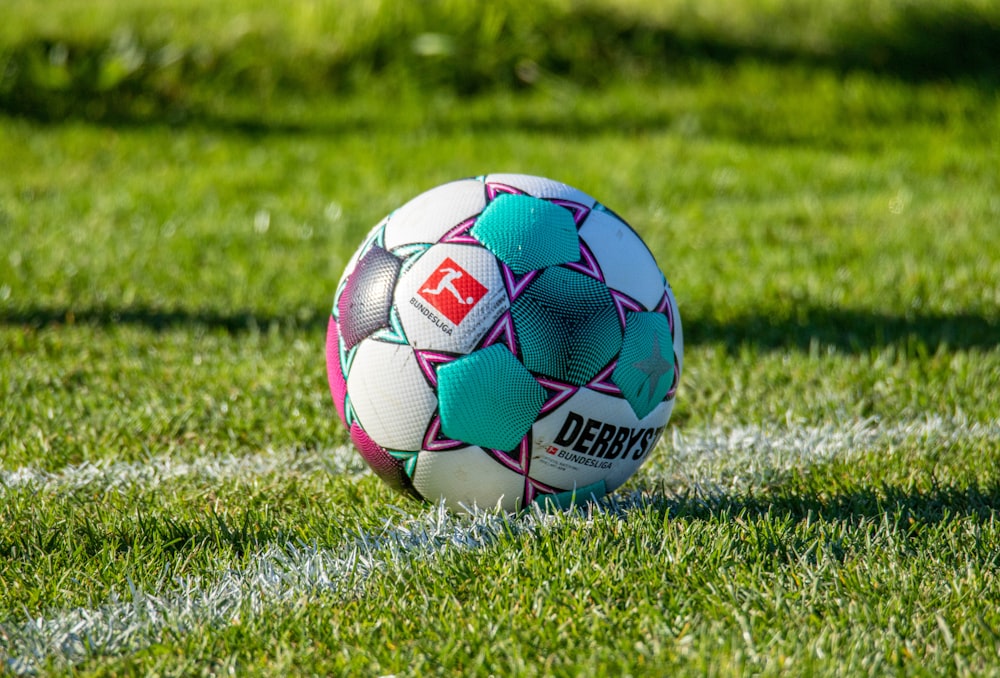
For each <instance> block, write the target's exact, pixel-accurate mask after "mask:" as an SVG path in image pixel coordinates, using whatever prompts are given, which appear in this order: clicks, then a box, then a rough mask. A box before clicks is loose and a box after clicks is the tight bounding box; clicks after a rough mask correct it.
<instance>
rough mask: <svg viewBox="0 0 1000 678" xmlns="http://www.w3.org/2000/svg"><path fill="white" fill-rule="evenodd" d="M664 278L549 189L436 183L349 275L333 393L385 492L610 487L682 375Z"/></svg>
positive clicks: (339, 315)
mask: <svg viewBox="0 0 1000 678" xmlns="http://www.w3.org/2000/svg"><path fill="white" fill-rule="evenodd" d="M683 347H684V342H683V334H682V331H681V323H680V315H679V313H678V311H677V305H676V302H675V300H674V296H673V292H672V291H671V289H670V286H669V284H668V283H667V281H666V278H665V277H664V276H663V274H662V272H661V271H660V268H659V266H658V265H657V263H656V260H655V259H654V257H653V255H652V253H651V252H650V251H649V249H648V248H647V247H646V245H645V243H643V241H642V239H641V238H640V237H639V236H638V234H636V232H635V231H634V230H632V228H631V227H630V226H629V225H628V224H627V223H625V221H623V220H622V219H621V218H620V217H619V216H617V215H616V214H615V213H613V212H612V211H611V210H609V209H607V208H605V207H604V206H603V205H601V204H600V203H598V202H597V201H596V200H594V199H593V198H591V197H590V196H588V195H587V194H585V193H583V192H581V191H579V190H577V189H574V188H571V187H569V186H566V185H565V184H561V183H559V182H557V181H553V180H551V179H545V178H542V177H533V176H528V175H519V174H491V175H486V176H481V177H476V178H471V179H462V180H459V181H455V182H451V183H448V184H444V185H442V186H438V187H437V188H433V189H431V190H429V191H427V192H425V193H423V194H421V195H419V196H417V197H415V198H414V199H413V200H411V201H409V202H408V203H406V204H405V205H403V206H402V207H400V208H399V209H397V210H396V211H394V212H393V213H392V214H390V215H389V216H388V217H386V218H385V219H384V220H383V221H382V222H380V223H379V224H378V225H377V226H376V227H375V228H373V229H372V231H371V232H370V233H369V235H368V237H367V238H366V239H365V241H364V242H363V243H362V244H361V246H360V247H359V248H358V250H357V252H355V254H354V256H353V257H351V260H350V261H349V262H348V264H347V267H346V269H345V270H344V273H343V275H342V276H341V279H340V283H339V284H338V286H337V290H336V294H335V298H334V303H333V310H332V313H331V316H330V320H329V323H328V328H327V340H326V360H327V376H328V379H329V383H330V393H331V395H332V396H333V401H334V404H335V407H336V411H337V414H338V416H339V417H340V419H341V421H342V422H343V423H344V425H345V426H346V427H347V429H348V431H349V432H350V436H351V440H352V442H353V443H354V445H355V447H357V449H358V451H359V452H360V454H361V455H362V456H363V457H364V459H365V461H366V462H367V463H368V465H369V466H370V467H371V468H372V470H373V471H374V472H375V473H376V474H377V475H379V476H380V477H381V478H382V479H383V480H385V481H386V483H388V484H389V485H390V486H391V487H393V488H395V489H397V490H399V491H401V492H403V493H406V494H409V495H411V496H414V497H416V498H418V499H424V500H428V501H438V500H440V499H444V501H445V503H446V504H447V506H448V507H449V508H451V509H454V510H463V509H471V508H472V507H473V506H479V507H483V508H488V507H493V506H496V505H499V506H501V507H502V508H503V509H505V510H510V511H513V510H518V509H521V508H524V507H526V506H527V505H528V504H530V503H532V502H537V501H545V500H550V501H552V502H554V503H556V504H558V505H565V504H567V503H569V502H571V501H574V500H585V499H589V498H591V497H600V496H601V495H603V494H605V493H607V492H610V491H612V490H614V489H615V488H617V487H619V486H620V485H621V484H622V483H624V482H625V481H626V480H628V478H629V477H630V476H631V475H632V474H633V473H635V471H636V470H637V469H638V468H639V466H640V465H641V464H642V463H643V462H644V461H645V459H646V458H647V457H648V455H649V453H650V451H651V450H652V449H653V447H654V446H655V444H656V442H657V440H659V438H660V435H661V434H662V432H663V429H664V427H665V426H666V424H667V422H668V421H669V419H670V414H671V412H672V411H673V406H674V397H675V395H676V392H677V384H678V381H679V379H680V374H681V366H682V362H683V354H684V351H683Z"/></svg>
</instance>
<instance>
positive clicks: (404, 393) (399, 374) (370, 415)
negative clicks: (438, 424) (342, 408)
mask: <svg viewBox="0 0 1000 678" xmlns="http://www.w3.org/2000/svg"><path fill="white" fill-rule="evenodd" d="M347 393H348V395H349V397H350V400H351V406H352V407H353V409H354V414H355V415H356V416H357V419H358V422H359V423H360V424H361V428H363V429H364V430H365V433H367V434H368V435H369V436H370V437H371V438H372V440H374V441H375V442H376V443H378V444H379V445H381V446H382V447H385V448H388V449H391V450H411V451H415V450H419V449H420V445H421V443H422V442H423V439H424V432H425V431H426V430H427V425H428V424H429V423H430V420H431V416H432V415H433V414H434V410H435V409H436V408H437V395H436V394H435V393H434V390H433V389H432V388H431V387H430V385H429V384H428V383H427V380H426V379H425V378H424V375H423V372H422V371H421V370H420V365H419V364H418V363H417V358H416V356H415V355H414V354H413V349H412V348H410V347H409V346H405V345H400V344H390V343H386V342H382V341H377V340H375V339H365V340H364V341H362V342H361V343H360V344H359V345H358V352H357V353H356V354H355V356H354V361H353V362H352V363H351V372H350V374H348V375H347Z"/></svg>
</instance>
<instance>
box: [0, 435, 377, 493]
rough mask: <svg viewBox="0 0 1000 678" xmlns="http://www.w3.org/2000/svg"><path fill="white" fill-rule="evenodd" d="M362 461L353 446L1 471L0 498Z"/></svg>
mask: <svg viewBox="0 0 1000 678" xmlns="http://www.w3.org/2000/svg"><path fill="white" fill-rule="evenodd" d="M366 468H367V467H366V466H365V463H364V460H362V458H361V456H360V455H359V454H358V453H357V452H356V451H355V450H354V448H352V447H349V446H341V447H337V448H334V449H332V450H301V449H291V448H285V449H278V450H269V451H266V452H259V453H256V454H248V455H243V456H239V455H232V454H226V455H220V456H203V457H198V458H197V459H194V460H193V461H184V460H181V459H173V458H171V457H167V456H150V457H149V458H148V459H144V460H140V461H135V462H112V461H107V460H101V461H98V462H93V463H92V462H84V463H82V464H76V465H72V466H66V467H64V468H62V469H59V470H58V471H45V470H42V469H39V468H37V467H33V466H22V467H21V468H18V469H14V470H4V469H0V498H2V497H3V496H4V495H5V494H6V493H7V492H10V491H12V490H22V489H25V490H29V491H32V492H40V493H54V492H64V491H68V490H78V489H88V490H94V491H98V492H107V491H112V490H124V489H128V488H131V487H135V486H139V487H142V488H143V489H146V490H151V489H155V488H157V487H159V486H160V485H161V484H163V483H168V482H170V481H174V480H178V479H185V478H191V479H198V480H217V481H218V480H228V479H233V478H242V477H248V478H249V477H259V476H265V475H269V474H274V473H310V472H312V471H319V470H322V471H326V472H328V473H331V474H337V475H339V474H353V473H361V472H363V471H365V470H366Z"/></svg>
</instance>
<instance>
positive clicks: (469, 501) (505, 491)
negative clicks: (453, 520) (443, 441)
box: [413, 447, 524, 511]
mask: <svg viewBox="0 0 1000 678" xmlns="http://www.w3.org/2000/svg"><path fill="white" fill-rule="evenodd" d="M413 486H414V487H415V488H417V491H418V492H420V494H421V495H423V496H424V497H425V498H426V499H429V500H430V501H436V500H438V499H440V498H441V497H444V498H445V504H446V505H447V506H448V508H449V509H451V510H453V511H462V510H463V509H462V505H463V504H464V505H465V506H466V507H467V508H469V509H471V508H472V507H473V506H478V507H479V508H484V509H488V508H493V507H494V506H496V505H497V504H498V503H499V504H500V506H501V508H503V510H505V511H515V510H517V509H518V508H521V506H520V504H521V498H522V495H523V494H524V477H523V476H521V475H519V474H517V473H515V472H514V471H512V470H510V469H509V468H506V467H504V466H503V465H502V464H500V463H499V462H497V461H494V460H493V459H491V458H490V457H489V456H488V455H487V453H486V451H485V450H483V449H482V448H480V447H460V448H458V449H454V450H443V451H440V452H429V451H426V450H425V451H423V452H421V453H420V454H419V455H418V457H417V466H416V469H415V470H414V473H413Z"/></svg>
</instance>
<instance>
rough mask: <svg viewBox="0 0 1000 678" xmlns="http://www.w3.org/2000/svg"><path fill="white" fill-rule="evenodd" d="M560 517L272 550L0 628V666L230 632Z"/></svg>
mask: <svg viewBox="0 0 1000 678" xmlns="http://www.w3.org/2000/svg"><path fill="white" fill-rule="evenodd" d="M404 515H405V514H404ZM556 519H558V516H555V515H552V514H548V515H546V514H542V513H537V514H535V515H527V516H525V518H524V519H521V520H518V521H516V522H513V521H508V520H507V519H505V518H504V517H503V516H501V515H498V514H496V513H492V512H477V513H475V514H474V516H472V517H471V518H456V517H453V516H451V515H449V514H448V513H447V511H446V510H445V509H444V506H443V505H439V506H437V507H435V508H433V509H428V510H427V511H425V512H424V513H422V514H421V515H420V516H419V517H417V518H415V519H410V520H405V521H404V524H403V525H401V526H394V527H390V526H388V525H387V526H386V528H385V529H384V530H383V531H381V532H378V533H371V534H366V533H359V534H358V536H357V537H356V538H355V539H354V540H353V541H352V543H349V544H346V545H344V546H342V547H340V548H337V549H322V548H316V547H314V546H308V545H304V544H297V545H285V546H270V547H268V548H267V549H266V550H264V551H263V552H262V553H260V554H259V555H257V556H256V557H255V558H254V560H253V562H252V563H251V565H250V566H248V567H247V568H246V569H245V570H240V571H237V570H229V571H226V572H225V573H223V574H222V575H221V576H220V577H219V578H218V579H217V580H216V581H215V582H214V583H213V584H211V585H210V586H205V585H202V584H201V583H200V582H198V581H182V582H175V583H179V584H180V585H181V586H180V587H179V588H177V589H175V590H174V592H172V593H168V594H162V595H157V594H154V593H146V592H142V591H140V590H138V589H136V588H135V587H134V586H133V587H132V591H131V600H130V601H128V602H121V601H117V600H115V601H110V602H109V603H107V604H106V605H103V606H101V607H99V608H76V609H73V610H68V611H66V612H63V613H61V614H57V615H54V616H51V617H47V618H45V617H39V618H36V619H29V620H28V621H27V622H24V623H22V624H20V625H17V626H14V625H0V656H3V655H6V656H4V657H3V658H4V664H3V665H0V666H5V667H6V669H7V670H9V671H12V672H14V673H18V674H29V673H35V672H37V671H38V669H39V667H40V666H42V665H43V664H44V663H46V662H48V661H54V662H55V663H57V664H60V665H63V666H71V665H73V664H75V663H78V662H79V661H81V660H83V659H85V658H86V657H88V656H94V655H121V654H125V653H129V652H134V651H136V650H138V649H140V648H142V647H146V646H148V645H150V644H151V643H154V642H156V641H157V640H158V639H159V638H160V637H162V635H163V633H164V631H166V630H170V631H173V632H174V633H176V634H185V633H189V632H191V631H193V630H195V629H204V628H209V627H218V626H220V625H229V624H232V623H236V622H238V621H239V620H240V619H241V618H244V617H246V616H254V615H259V614H261V613H263V612H264V611H265V610H266V609H267V608H268V607H269V606H271V605H273V604H275V603H276V602H280V601H282V600H288V599H294V598H299V597H301V596H303V595H309V594H315V593H318V592H331V593H334V594H340V595H349V594H353V593H356V592H358V591H359V590H360V589H361V588H362V587H363V586H364V585H365V582H366V581H367V580H368V578H369V577H370V576H371V575H372V574H373V573H375V572H380V571H385V570H386V569H388V568H390V567H392V566H393V565H398V564H400V563H403V562H405V561H408V560H411V559H414V558H421V557H428V556H431V555H438V554H440V553H443V552H444V551H446V550H449V549H455V548H459V549H469V548H478V547H481V546H483V545H485V544H487V543H489V542H490V541H492V540H494V539H496V538H497V537H498V536H500V535H501V534H506V533H510V532H512V531H513V532H520V531H524V530H534V529H536V528H537V526H538V525H540V524H542V523H544V522H546V521H551V520H556Z"/></svg>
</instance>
